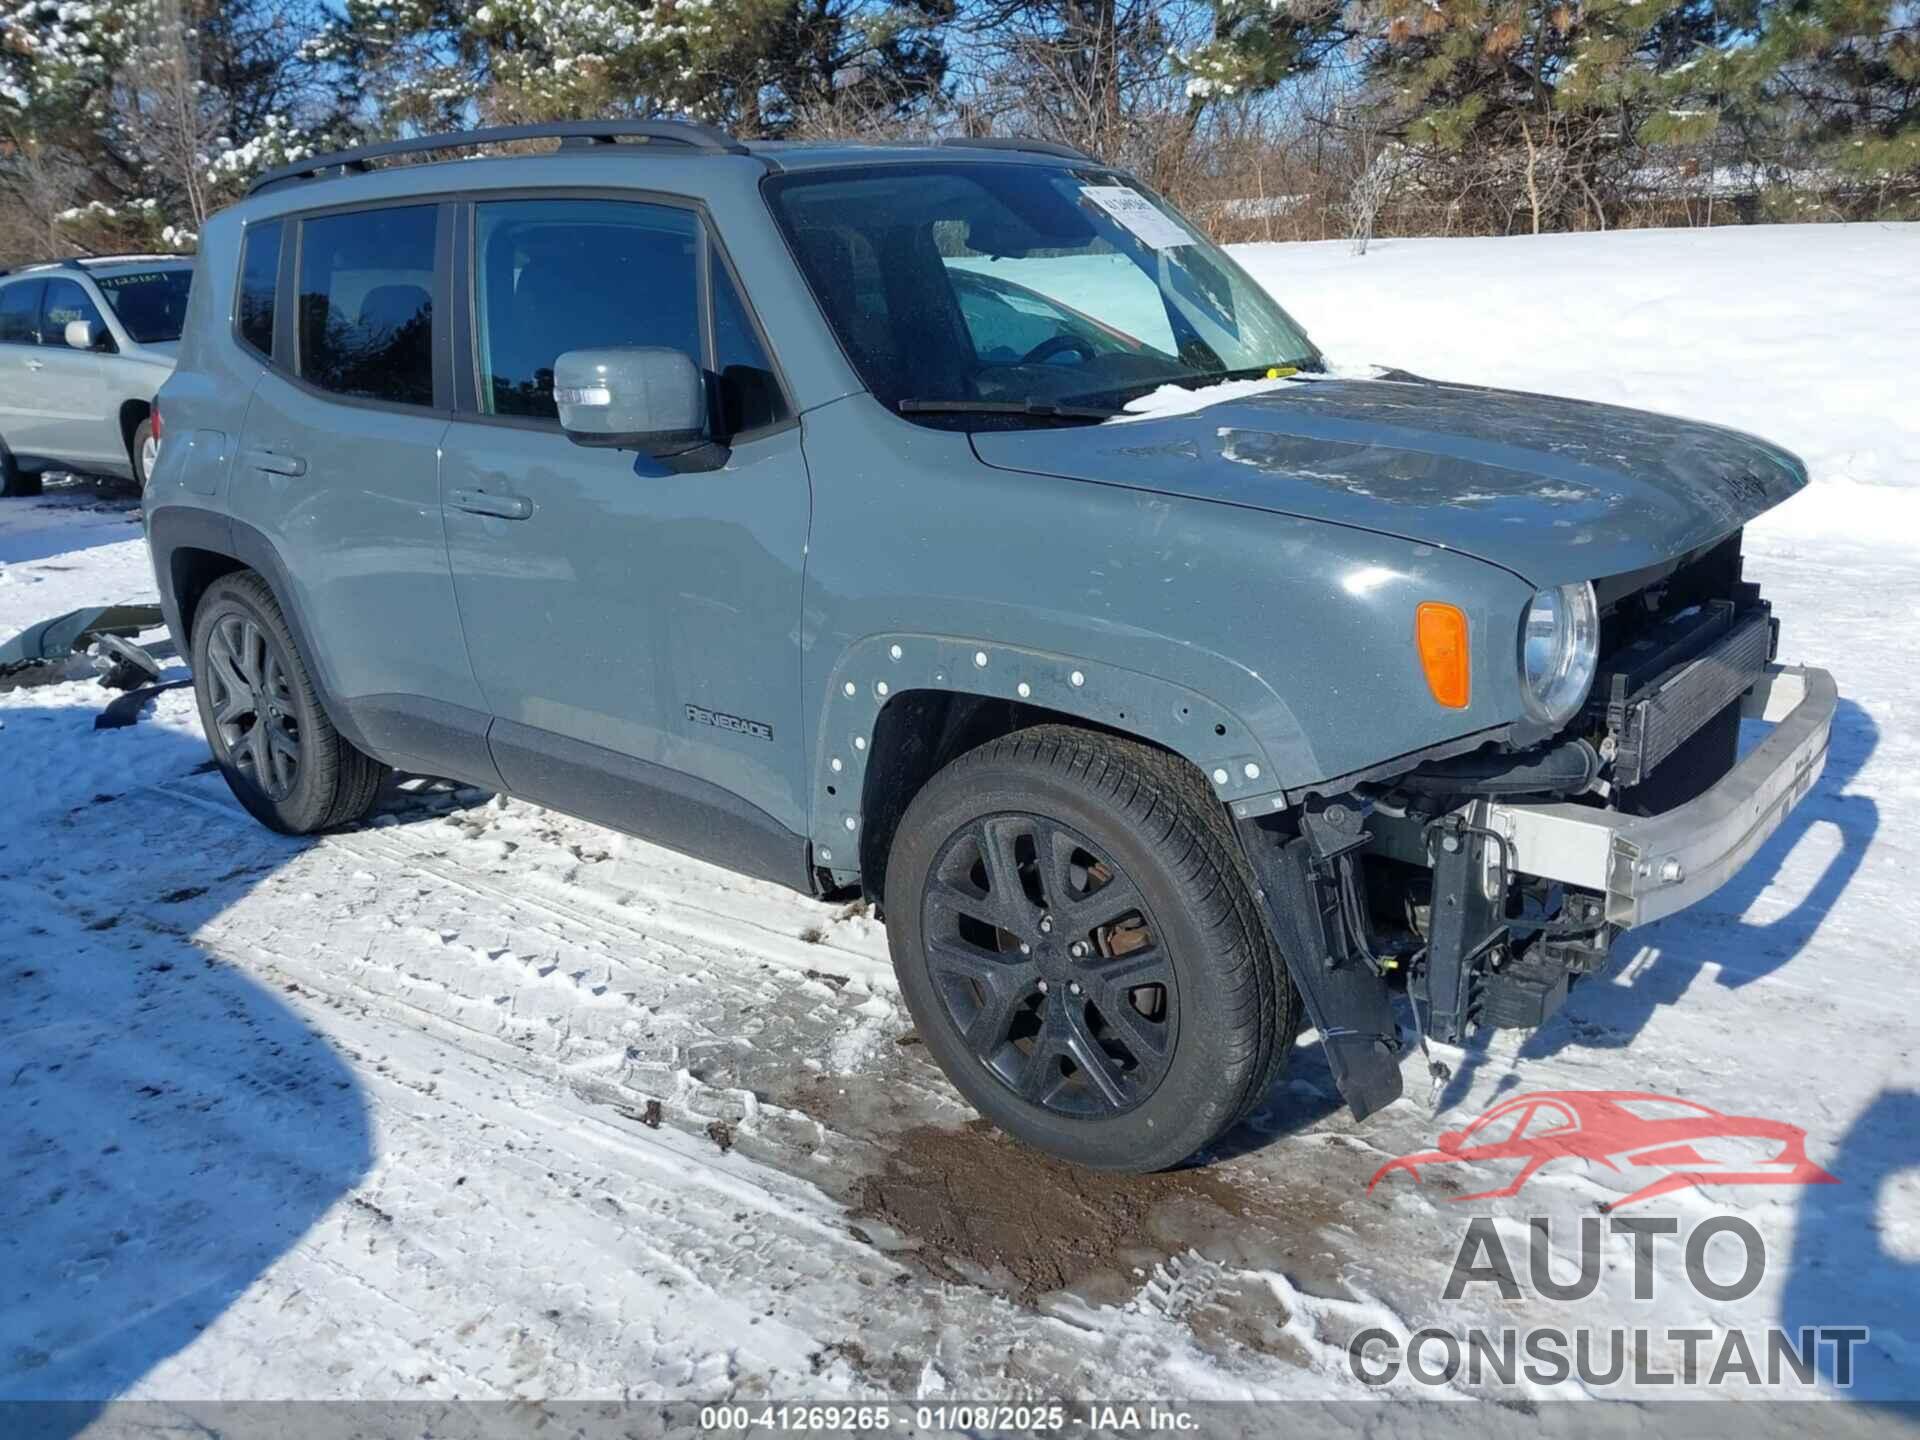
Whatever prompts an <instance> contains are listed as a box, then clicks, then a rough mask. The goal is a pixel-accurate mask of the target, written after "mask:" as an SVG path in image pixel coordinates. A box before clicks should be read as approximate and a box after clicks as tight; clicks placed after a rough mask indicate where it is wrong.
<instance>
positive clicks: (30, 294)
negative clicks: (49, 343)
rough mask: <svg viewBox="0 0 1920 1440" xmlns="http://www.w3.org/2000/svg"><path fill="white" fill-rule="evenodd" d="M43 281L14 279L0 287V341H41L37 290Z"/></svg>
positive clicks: (31, 342)
mask: <svg viewBox="0 0 1920 1440" xmlns="http://www.w3.org/2000/svg"><path fill="white" fill-rule="evenodd" d="M45 288H46V282H45V281H43V280H16V281H15V282H14V283H13V284H11V285H5V286H0V343H5V344H8V345H38V344H39V343H40V292H41V291H42V290H44V289H45Z"/></svg>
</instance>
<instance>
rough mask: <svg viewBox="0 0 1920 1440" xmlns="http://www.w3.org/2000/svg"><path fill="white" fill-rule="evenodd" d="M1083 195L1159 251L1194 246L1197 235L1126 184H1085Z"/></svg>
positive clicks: (1082, 187) (1081, 190) (1082, 188)
mask: <svg viewBox="0 0 1920 1440" xmlns="http://www.w3.org/2000/svg"><path fill="white" fill-rule="evenodd" d="M1080 193H1081V194H1082V195H1084V196H1085V197H1086V198H1087V199H1089V200H1091V201H1092V202H1093V203H1094V204H1096V205H1098V206H1099V207H1100V208H1101V209H1102V210H1104V211H1106V212H1107V214H1109V215H1111V216H1112V217H1113V218H1114V219H1116V220H1118V221H1119V222H1120V223H1121V224H1122V225H1124V226H1126V227H1127V229H1129V230H1130V231H1132V232H1133V233H1134V235H1136V236H1137V237H1139V239H1140V240H1141V241H1143V242H1144V243H1145V244H1148V245H1151V246H1152V247H1153V248H1154V249H1155V250H1171V249H1172V248H1173V247H1174V246H1176V245H1191V244H1193V236H1191V235H1189V234H1188V233H1187V231H1186V228H1185V227H1184V226H1182V225H1180V224H1179V223H1178V222H1177V221H1175V220H1173V219H1171V218H1169V217H1168V216H1166V215H1164V214H1162V213H1161V211H1160V210H1159V209H1158V208H1157V207H1156V206H1155V205H1154V203H1153V202H1152V201H1151V200H1149V199H1147V197H1146V196H1144V195H1142V194H1141V193H1140V192H1139V191H1138V190H1129V189H1128V188H1127V187H1126V186H1125V185H1083V186H1081V187H1080Z"/></svg>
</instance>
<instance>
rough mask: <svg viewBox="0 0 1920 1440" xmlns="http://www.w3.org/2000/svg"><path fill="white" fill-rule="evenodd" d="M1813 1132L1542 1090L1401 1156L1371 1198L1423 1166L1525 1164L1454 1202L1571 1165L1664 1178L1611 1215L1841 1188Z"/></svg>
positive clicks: (1667, 1104) (1652, 1099)
mask: <svg viewBox="0 0 1920 1440" xmlns="http://www.w3.org/2000/svg"><path fill="white" fill-rule="evenodd" d="M1806 1144H1807V1132H1806V1131H1804V1130H1802V1129H1801V1128H1800V1127H1799V1126H1798V1125H1788V1124H1784V1123H1783V1122H1781V1121H1778V1120H1762V1119H1759V1118H1757V1117H1755V1116H1752V1115H1722V1114H1721V1113H1720V1112H1719V1111H1718V1110H1710V1109H1708V1108H1707V1107H1706V1106H1705V1105H1696V1104H1695V1103H1694V1102H1693V1101H1691V1100H1681V1099H1677V1098H1676V1097H1674V1096H1672V1095H1652V1094H1647V1093H1644V1092H1641V1091H1635V1090H1541V1091H1536V1092H1534V1093H1532V1094H1529V1095H1516V1096H1514V1097H1513V1098H1511V1099H1509V1100H1503V1101H1501V1102H1500V1103H1499V1104H1498V1105H1496V1106H1494V1107H1493V1108H1492V1109H1491V1110H1489V1111H1487V1113H1486V1114H1484V1115H1482V1116H1481V1117H1480V1118H1479V1119H1478V1120H1475V1121H1473V1122H1472V1123H1471V1124H1470V1125H1468V1126H1467V1127H1466V1128H1465V1129H1463V1130H1449V1131H1447V1132H1446V1133H1445V1134H1444V1135H1442V1136H1441V1137H1440V1142H1439V1148H1438V1149H1437V1150H1427V1151H1422V1152H1421V1153H1420V1154H1417V1155H1402V1156H1401V1157H1400V1158H1399V1159H1398V1160H1389V1161H1388V1162H1387V1163H1386V1164H1385V1165H1382V1166H1381V1167H1380V1168H1379V1169H1378V1170H1376V1171H1374V1173H1373V1179H1372V1180H1370V1181H1368V1182H1367V1191H1368V1193H1369V1194H1371V1193H1372V1191H1373V1187H1374V1186H1376V1185H1378V1184H1379V1183H1380V1181H1381V1180H1382V1179H1383V1178H1385V1177H1386V1176H1387V1175H1389V1174H1391V1173H1392V1172H1393V1171H1395V1170H1405V1171H1406V1172H1407V1173H1408V1174H1410V1175H1412V1176H1413V1178H1414V1179H1415V1180H1418V1179H1419V1178H1420V1168H1421V1167H1422V1166H1424V1165H1452V1164H1459V1163H1462V1162H1466V1163H1476V1164H1484V1163H1488V1162H1498V1161H1502V1160H1518V1161H1521V1162H1522V1164H1521V1168H1520V1173H1519V1174H1518V1175H1516V1176H1514V1178H1513V1179H1512V1181H1510V1182H1509V1183H1508V1184H1505V1185H1502V1186H1499V1187H1498V1188H1496V1189H1493V1190H1482V1191H1479V1192H1478V1193H1477V1194H1473V1195H1455V1196H1453V1197H1452V1198H1453V1199H1455V1200H1492V1199H1496V1198H1499V1197H1501V1196H1507V1195H1518V1194H1519V1193H1520V1187H1521V1186H1523V1185H1525V1184H1526V1183H1527V1181H1529V1180H1531V1179H1532V1178H1533V1175H1534V1172H1535V1171H1537V1170H1539V1168H1540V1167H1541V1166H1542V1165H1545V1164H1546V1163H1547V1162H1548V1161H1550V1160H1559V1159H1562V1158H1567V1157H1570V1158H1573V1159H1578V1160H1585V1161H1589V1162H1591V1163H1593V1164H1597V1165H1604V1166H1606V1168H1607V1169H1609V1170H1623V1171H1624V1170H1631V1169H1635V1168H1641V1167H1645V1168H1649V1169H1660V1170H1664V1171H1665V1172H1666V1173H1665V1174H1663V1175H1661V1176H1659V1177H1658V1178H1657V1179H1653V1180H1651V1181H1649V1182H1648V1183H1647V1184H1645V1185H1643V1186H1641V1187H1640V1188H1639V1189H1638V1190H1635V1191H1634V1192H1633V1193H1632V1194H1631V1195H1629V1196H1627V1197H1626V1198H1625V1199H1624V1200H1614V1201H1611V1202H1609V1203H1608V1204H1607V1205H1605V1206H1604V1207H1602V1208H1604V1209H1607V1210H1618V1209H1620V1208H1622V1207H1623V1206H1627V1205H1632V1204H1635V1203H1637V1202H1639V1201H1641V1200H1651V1199H1652V1198H1653V1197H1654V1196H1656V1195H1665V1194H1667V1193H1669V1192H1671V1191H1674V1190H1685V1189H1687V1188H1688V1187H1689V1186H1698V1185H1833V1184H1836V1183H1838V1182H1837V1181H1836V1180H1835V1179H1834V1177H1833V1176H1832V1175H1829V1174H1828V1173H1827V1172H1826V1171H1825V1170H1822V1169H1821V1168H1820V1167H1819V1166H1818V1165H1815V1164H1814V1163H1813V1162H1812V1161H1811V1160H1809V1159H1807V1149H1806Z"/></svg>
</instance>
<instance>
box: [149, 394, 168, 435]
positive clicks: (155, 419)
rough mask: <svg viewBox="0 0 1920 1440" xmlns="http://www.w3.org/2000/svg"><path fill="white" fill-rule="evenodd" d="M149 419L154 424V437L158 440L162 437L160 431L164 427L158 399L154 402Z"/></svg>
mask: <svg viewBox="0 0 1920 1440" xmlns="http://www.w3.org/2000/svg"><path fill="white" fill-rule="evenodd" d="M147 419H148V420H149V421H150V422H151V423H152V425H153V438H154V439H155V440H158V439H159V438H160V432H161V430H162V429H163V428H164V427H163V426H162V425H161V423H160V402H159V401H158V400H155V401H154V402H153V410H152V412H151V413H150V414H149V415H148V416H147Z"/></svg>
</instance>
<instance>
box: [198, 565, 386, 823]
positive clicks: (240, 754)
mask: <svg viewBox="0 0 1920 1440" xmlns="http://www.w3.org/2000/svg"><path fill="white" fill-rule="evenodd" d="M193 692H194V695H195V697H196V698H197V699H198V700H199V702H200V724H201V726H202V728H203V729H205V731H206V734H207V745H208V747H209V748H210V749H211V750H212V751H213V758H214V760H215V762H216V763H217V764H218V765H219V766H220V773H221V774H222V775H223V776H225V777H226V781H227V785H228V786H229V787H230V788H231V789H232V791H233V793H234V797H235V798H236V799H238V800H239V802H240V803H241V804H242V805H244V806H246V807H247V809H248V810H249V811H250V812H251V813H252V814H253V817H254V818H255V819H256V820H258V821H260V823H261V824H263V825H266V826H268V827H270V828H272V829H274V830H278V831H280V832H281V834H283V835H308V834H312V833H313V832H314V831H317V830H327V829H331V828H333V827H334V826H337V825H346V824H350V823H351V822H353V821H355V820H359V819H361V818H362V817H363V816H365V815H366V813H367V812H368V811H369V810H371V809H372V808H373V802H374V798H375V796H376V795H377V794H378V793H379V790H380V784H381V782H382V781H383V780H384V779H385V778H386V775H387V768H386V767H385V766H384V765H382V764H380V763H379V762H378V761H376V760H374V759H372V758H371V757H370V756H367V755H364V754H362V753H361V752H360V751H358V750H356V749H355V748H354V747H353V746H352V745H350V744H349V743H348V742H347V741H346V740H344V739H342V738H341V736H340V733H339V732H338V731H337V730H335V729H334V728H333V722H332V721H330V720H329V719H328V718H327V713H326V711H325V710H324V709H323V708H321V705H320V697H319V694H318V693H317V692H316V691H315V689H314V687H313V681H312V680H311V679H310V678H309V677H308V674H307V667H306V662H305V661H304V660H302V658H301V656H300V651H299V649H298V647H297V646H296V645H295V644H294V641H293V634H292V631H291V630H289V629H288V627H287V622H286V618H285V617H284V616H283V615H282V614H281V613H280V605H279V602H278V601H276V600H275V599H274V596H273V591H271V590H270V589H268V588H267V584H266V582H265V581H264V580H262V579H261V578H260V577H259V576H258V575H254V574H251V573H249V572H247V571H244V570H243V571H239V572H237V573H235V574H232V575H224V576H222V577H221V578H220V579H218V580H216V581H214V582H213V584H212V585H210V586H208V587H207V593H206V594H205V595H204V596H203V597H201V600H200V605H199V608H198V609H197V610H196V611H195V612H194V617H193Z"/></svg>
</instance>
